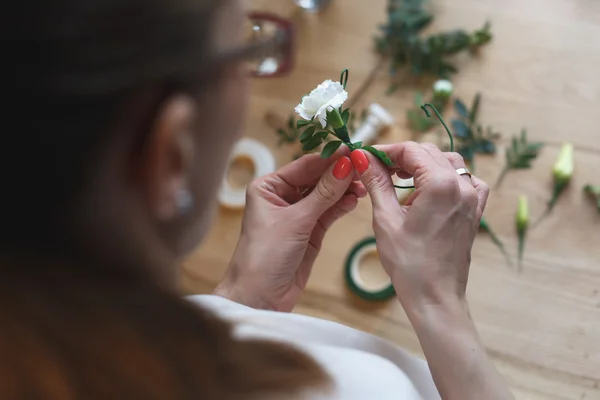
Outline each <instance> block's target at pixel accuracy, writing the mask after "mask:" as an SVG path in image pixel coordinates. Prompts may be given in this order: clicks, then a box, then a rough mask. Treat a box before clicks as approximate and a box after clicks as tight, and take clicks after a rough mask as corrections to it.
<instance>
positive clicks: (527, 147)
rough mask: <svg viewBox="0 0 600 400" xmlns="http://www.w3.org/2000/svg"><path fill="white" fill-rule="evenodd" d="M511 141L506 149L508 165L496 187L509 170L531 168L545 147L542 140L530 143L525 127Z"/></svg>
mask: <svg viewBox="0 0 600 400" xmlns="http://www.w3.org/2000/svg"><path fill="white" fill-rule="evenodd" d="M511 142H512V144H511V146H510V147H508V148H507V149H506V165H505V166H504V168H503V170H502V171H503V172H502V173H501V174H500V176H499V178H498V180H497V183H496V187H498V186H500V184H501V183H502V181H503V179H504V176H505V175H506V172H507V171H509V170H511V169H528V168H531V163H532V162H533V161H534V160H535V159H536V158H537V157H538V155H539V152H540V150H541V149H542V147H543V143H540V142H534V143H528V142H527V131H526V130H525V129H523V130H522V131H521V133H520V134H519V135H514V136H513V137H512V140H511Z"/></svg>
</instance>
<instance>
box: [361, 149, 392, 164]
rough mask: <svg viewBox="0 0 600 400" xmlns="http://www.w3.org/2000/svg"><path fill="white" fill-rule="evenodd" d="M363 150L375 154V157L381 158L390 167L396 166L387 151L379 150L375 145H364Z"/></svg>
mask: <svg viewBox="0 0 600 400" xmlns="http://www.w3.org/2000/svg"><path fill="white" fill-rule="evenodd" d="M363 150H366V151H368V152H369V153H371V154H373V155H374V156H375V157H377V158H378V159H379V160H381V161H382V162H383V163H384V164H385V165H387V166H388V167H392V166H394V162H393V161H392V160H391V159H390V158H389V157H388V155H387V154H385V152H383V151H381V150H377V149H376V148H375V147H372V146H365V147H363Z"/></svg>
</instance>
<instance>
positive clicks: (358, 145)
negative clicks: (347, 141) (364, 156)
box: [352, 142, 363, 150]
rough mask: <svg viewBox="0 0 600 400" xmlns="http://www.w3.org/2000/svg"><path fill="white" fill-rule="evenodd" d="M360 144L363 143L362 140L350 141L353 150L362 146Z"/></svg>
mask: <svg viewBox="0 0 600 400" xmlns="http://www.w3.org/2000/svg"><path fill="white" fill-rule="evenodd" d="M362 144H363V142H356V143H352V147H354V150H356V149H360V148H362Z"/></svg>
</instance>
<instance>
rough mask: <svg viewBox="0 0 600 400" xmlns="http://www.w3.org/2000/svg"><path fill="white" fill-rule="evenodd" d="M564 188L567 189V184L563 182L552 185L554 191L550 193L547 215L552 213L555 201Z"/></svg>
mask: <svg viewBox="0 0 600 400" xmlns="http://www.w3.org/2000/svg"><path fill="white" fill-rule="evenodd" d="M566 187H567V184H566V183H565V182H556V183H554V189H553V191H552V198H551V199H550V201H549V202H548V213H549V212H551V211H552V209H553V208H554V206H555V205H556V201H557V200H558V198H559V196H560V194H561V193H562V191H563V190H564V189H565V188H566Z"/></svg>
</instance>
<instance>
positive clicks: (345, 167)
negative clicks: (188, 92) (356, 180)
mask: <svg viewBox="0 0 600 400" xmlns="http://www.w3.org/2000/svg"><path fill="white" fill-rule="evenodd" d="M350 172H352V162H350V159H349V158H348V157H342V158H340V159H339V160H338V161H337V163H336V164H335V167H334V168H333V177H334V178H335V179H337V180H338V181H341V180H343V179H346V178H347V177H348V175H350Z"/></svg>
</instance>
